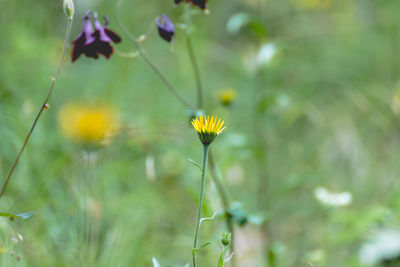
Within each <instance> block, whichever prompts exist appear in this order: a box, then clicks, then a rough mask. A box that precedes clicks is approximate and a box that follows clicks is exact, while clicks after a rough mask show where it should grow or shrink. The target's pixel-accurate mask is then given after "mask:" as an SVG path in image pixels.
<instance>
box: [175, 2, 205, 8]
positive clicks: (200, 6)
mask: <svg viewBox="0 0 400 267" xmlns="http://www.w3.org/2000/svg"><path fill="white" fill-rule="evenodd" d="M174 1H175V4H179V3H181V2H187V3H191V4H192V5H194V6H198V7H199V8H201V9H207V0H174Z"/></svg>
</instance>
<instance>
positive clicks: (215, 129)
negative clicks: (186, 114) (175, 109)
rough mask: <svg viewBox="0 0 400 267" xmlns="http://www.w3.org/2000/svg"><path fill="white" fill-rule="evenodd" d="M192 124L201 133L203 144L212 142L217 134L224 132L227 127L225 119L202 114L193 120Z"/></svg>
mask: <svg viewBox="0 0 400 267" xmlns="http://www.w3.org/2000/svg"><path fill="white" fill-rule="evenodd" d="M192 125H193V127H194V129H195V130H196V131H197V134H198V135H199V138H200V141H201V142H202V143H203V145H209V144H211V143H212V142H213V141H214V140H215V138H217V136H218V135H219V134H220V133H222V132H223V131H224V130H225V128H226V127H223V126H224V121H221V119H218V118H217V117H214V116H212V117H211V119H210V116H200V119H199V118H198V117H197V118H196V119H193V120H192Z"/></svg>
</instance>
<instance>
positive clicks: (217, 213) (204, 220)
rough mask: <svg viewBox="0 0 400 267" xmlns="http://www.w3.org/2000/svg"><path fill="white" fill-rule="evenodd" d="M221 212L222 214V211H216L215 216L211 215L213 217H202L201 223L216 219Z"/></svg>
mask: <svg viewBox="0 0 400 267" xmlns="http://www.w3.org/2000/svg"><path fill="white" fill-rule="evenodd" d="M220 214H222V211H216V212H215V213H214V214H213V216H211V217H207V218H201V219H200V225H201V224H202V223H203V222H208V221H212V220H214V219H215V217H217V215H220Z"/></svg>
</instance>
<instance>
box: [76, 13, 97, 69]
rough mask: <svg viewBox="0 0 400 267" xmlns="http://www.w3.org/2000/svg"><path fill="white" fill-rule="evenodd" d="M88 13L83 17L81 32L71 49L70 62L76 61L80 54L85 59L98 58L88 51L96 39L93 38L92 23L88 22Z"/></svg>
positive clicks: (93, 52)
mask: <svg viewBox="0 0 400 267" xmlns="http://www.w3.org/2000/svg"><path fill="white" fill-rule="evenodd" d="M90 13H91V11H90V10H89V11H87V12H86V15H85V16H84V17H83V22H82V32H81V34H79V36H78V37H77V38H76V39H75V40H74V47H73V49H72V62H74V61H75V60H77V59H78V58H79V57H80V56H81V55H82V54H85V55H86V56H87V57H91V58H98V55H97V53H96V52H95V51H93V49H89V47H90V46H91V45H92V44H93V42H94V41H95V40H96V38H94V37H93V33H94V32H93V28H92V23H91V22H90Z"/></svg>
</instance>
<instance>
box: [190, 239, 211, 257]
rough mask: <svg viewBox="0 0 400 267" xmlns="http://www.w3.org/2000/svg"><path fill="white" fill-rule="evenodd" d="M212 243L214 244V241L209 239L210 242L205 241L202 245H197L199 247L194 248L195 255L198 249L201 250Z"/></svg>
mask: <svg viewBox="0 0 400 267" xmlns="http://www.w3.org/2000/svg"><path fill="white" fill-rule="evenodd" d="M211 244H212V243H211V242H210V241H209V242H206V243H204V244H203V245H200V246H199V247H197V248H194V249H193V250H192V254H193V255H195V254H196V252H197V251H199V250H200V249H202V248H205V247H208V246H209V245H211Z"/></svg>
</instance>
